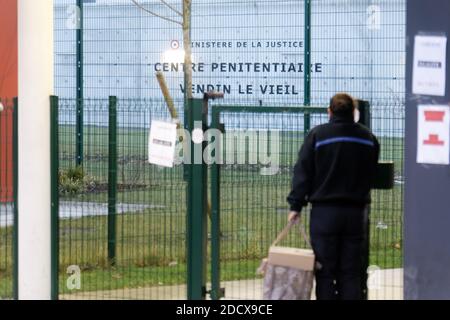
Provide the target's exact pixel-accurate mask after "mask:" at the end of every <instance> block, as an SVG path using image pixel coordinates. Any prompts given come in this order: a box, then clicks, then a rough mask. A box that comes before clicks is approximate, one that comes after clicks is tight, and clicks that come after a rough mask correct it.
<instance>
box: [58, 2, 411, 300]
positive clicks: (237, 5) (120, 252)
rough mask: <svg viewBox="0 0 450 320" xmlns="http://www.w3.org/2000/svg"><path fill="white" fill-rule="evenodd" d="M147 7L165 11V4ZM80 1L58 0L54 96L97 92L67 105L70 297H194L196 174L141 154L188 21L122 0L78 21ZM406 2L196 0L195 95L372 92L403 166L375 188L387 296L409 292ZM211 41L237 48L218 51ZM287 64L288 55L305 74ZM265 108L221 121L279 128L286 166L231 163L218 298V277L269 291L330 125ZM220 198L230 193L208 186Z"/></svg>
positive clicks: (91, 7)
mask: <svg viewBox="0 0 450 320" xmlns="http://www.w3.org/2000/svg"><path fill="white" fill-rule="evenodd" d="M140 3H141V4H142V5H143V6H144V7H145V8H150V7H151V9H152V10H154V11H156V12H160V13H163V14H166V13H167V11H164V10H166V9H167V8H166V7H165V6H164V5H163V4H162V3H159V2H157V1H155V2H151V3H147V2H146V1H142V2H140ZM171 3H172V2H171ZM76 4H78V5H80V4H83V3H82V2H81V1H76V0H58V1H55V48H56V49H55V70H56V74H55V79H56V81H55V83H56V87H55V89H56V90H55V91H56V92H57V93H58V94H59V95H60V96H62V97H80V96H83V95H84V96H85V97H92V98H99V97H100V98H102V99H84V100H80V99H64V98H62V99H61V100H60V103H59V121H58V123H59V125H58V126H57V128H58V129H59V136H58V139H59V144H58V145H59V149H60V150H59V158H58V159H59V163H60V168H59V172H60V174H59V180H60V183H59V184H60V193H59V194H60V206H59V208H60V211H59V218H58V219H57V221H58V222H59V223H60V225H59V239H60V240H59V241H60V244H59V246H58V248H59V249H60V254H59V260H60V262H59V279H60V281H59V291H60V294H61V297H63V298H78V297H82V298H108V297H116V298H142V299H144V298H167V297H170V298H177V297H185V292H186V290H185V287H183V286H184V285H185V284H186V282H187V281H188V279H186V273H185V271H186V262H187V259H186V251H185V243H186V226H187V225H186V223H187V222H186V220H185V218H186V217H185V212H186V209H187V208H186V203H185V197H186V194H185V187H186V182H185V181H184V180H183V175H184V174H185V172H183V167H182V166H181V165H177V166H176V167H175V168H174V169H171V170H169V169H158V168H156V167H154V166H151V165H149V164H147V163H146V162H145V157H146V152H147V150H146V148H147V142H148V141H147V136H148V128H149V126H150V119H157V118H159V119H166V118H169V114H168V112H167V110H166V108H165V107H164V103H163V102H162V101H160V100H159V99H158V97H161V93H160V89H159V87H158V85H157V81H156V79H155V76H154V72H155V71H156V69H157V68H158V66H160V67H161V65H159V64H161V63H163V62H166V60H167V59H168V57H167V56H166V54H167V53H173V52H172V50H175V49H174V48H176V46H177V45H178V46H180V45H181V39H182V35H181V30H180V28H179V27H178V26H177V25H171V24H168V23H166V22H162V21H161V20H159V19H158V18H156V17H152V16H149V15H148V14H147V13H146V12H145V11H143V10H141V9H139V8H138V7H136V6H134V5H133V4H131V3H125V2H123V1H121V0H113V1H108V2H101V3H84V5H83V7H82V8H81V9H82V10H83V24H82V25H81V29H80V28H76V27H74V26H73V24H72V25H71V24H70V23H69V22H71V21H72V22H73V21H75V20H73V17H74V12H75V11H74V10H73V9H74V7H73V5H76ZM173 5H175V6H179V5H180V2H176V1H174V2H173ZM405 8H406V0H392V1H384V0H382V1H372V0H347V1H336V0H321V1H315V0H312V1H306V0H305V1H293V0H283V1H272V0H267V1H258V2H257V1H250V0H248V1H238V2H236V1H229V0H218V1H207V0H199V1H193V8H192V21H193V22H192V40H193V54H194V57H195V60H196V62H198V63H204V70H203V71H199V70H198V69H197V71H195V72H194V76H193V81H194V88H193V89H194V92H195V95H200V94H202V93H203V91H204V90H205V88H206V89H207V86H208V85H211V86H212V87H214V88H215V89H219V90H221V91H224V92H225V93H226V104H233V105H236V106H244V105H258V106H270V107H280V108H282V107H286V106H298V105H305V106H308V105H315V106H318V105H319V106H326V104H327V103H328V101H329V98H330V97H331V96H332V95H333V94H334V93H336V92H338V91H345V92H349V93H350V94H352V95H354V96H355V97H357V98H359V99H364V100H367V101H368V102H369V103H370V105H371V115H372V121H371V127H372V129H373V131H374V133H375V134H376V135H377V136H378V137H379V139H380V142H381V145H382V146H381V147H382V154H381V157H382V160H386V161H394V163H395V175H396V180H395V187H394V189H393V190H389V191H375V192H374V193H373V198H374V204H373V206H372V213H371V228H370V230H371V239H370V240H371V241H370V243H371V255H370V264H371V265H373V267H372V268H371V271H370V275H369V276H370V277H369V282H370V287H371V288H372V290H371V292H370V297H371V298H378V299H386V298H390V297H394V296H395V297H398V295H397V293H398V292H401V290H402V289H401V287H402V283H401V281H398V280H399V279H401V277H399V275H400V273H399V270H400V268H401V267H402V265H403V260H402V259H403V258H402V230H403V216H402V215H403V202H402V196H403V183H404V179H403V138H404V124H403V122H404V121H403V120H404V90H405V78H404V64H405V49H404V41H405V26H406V21H405ZM169 16H170V14H169ZM83 36H84V39H83ZM81 39H83V41H81V43H80V41H79V40H81ZM77 40H78V41H77ZM212 41H213V42H214V41H215V43H221V44H223V43H225V44H226V45H223V46H222V45H221V46H220V47H217V46H216V47H212V46H211V42H212ZM278 42H279V43H280V45H279V44H278ZM208 43H209V45H210V46H209V47H208ZM244 43H245V45H244ZM258 43H259V44H260V45H261V46H258ZM266 45H267V47H266ZM278 45H279V46H278ZM294 45H295V47H294ZM175 51H176V50H175ZM169 58H170V55H169ZM172 58H173V57H172ZM169 60H170V59H169ZM233 63H238V64H239V63H241V64H243V65H246V64H248V66H249V68H250V71H248V72H243V71H239V66H236V65H233ZM264 64H265V65H264ZM283 64H285V66H288V67H289V66H291V64H293V68H294V72H287V71H288V67H286V69H283V68H285V67H282V65H283ZM275 65H277V66H278V67H279V68H278V71H274V68H275ZM308 65H311V67H312V73H311V74H310V75H309V74H308V73H307V72H305V70H308ZM222 66H223V68H224V69H223V70H222ZM263 66H266V67H267V68H271V71H270V72H264V71H263V70H264V69H263ZM233 68H234V69H233ZM169 69H170V68H169ZM283 70H284V71H283ZM164 74H165V77H166V79H167V82H168V86H169V90H170V92H171V93H172V95H173V96H174V97H175V98H176V99H178V98H181V97H182V92H181V90H180V88H181V87H180V85H182V84H183V75H182V68H179V70H178V71H173V70H172V71H167V70H164ZM202 90H203V91H202ZM108 95H118V96H119V99H118V100H117V104H116V108H114V105H115V103H114V100H113V101H109V100H107V99H104V98H105V97H106V96H108ZM155 98H156V99H155ZM176 105H177V106H182V105H183V102H182V101H177V103H176ZM115 110H116V116H117V117H114V111H115ZM268 110H269V109H266V111H265V112H262V113H261V114H259V113H258V114H254V113H253V112H247V113H242V112H239V113H236V112H232V111H229V110H228V111H227V112H225V113H224V114H223V115H222V116H221V119H220V122H223V123H224V126H225V130H226V131H228V133H235V134H236V133H241V132H242V131H246V132H248V131H258V130H262V129H264V130H268V129H274V131H275V132H278V133H279V137H278V139H279V141H280V146H279V147H280V148H279V149H277V152H278V156H279V160H280V163H279V165H280V168H279V171H277V172H276V173H275V174H273V172H272V171H270V169H264V168H261V166H260V165H258V164H255V165H254V164H251V165H240V164H238V165H225V166H223V167H221V169H220V172H221V176H222V178H221V179H222V180H221V182H220V188H219V189H220V191H221V194H222V195H221V198H220V204H221V209H222V212H223V214H222V216H221V218H220V220H221V224H222V227H223V230H222V229H221V230H220V232H221V233H222V237H221V238H220V239H219V240H217V239H215V238H214V237H213V238H212V239H211V241H217V242H220V243H221V244H222V247H221V250H220V251H219V255H217V252H216V253H215V254H213V257H215V259H216V260H219V259H220V260H221V271H222V272H221V276H220V279H219V278H218V273H217V274H216V273H215V271H214V268H213V269H212V270H211V271H212V278H210V279H209V280H213V285H214V284H216V287H215V288H213V289H214V290H216V291H215V292H214V290H213V295H214V294H216V296H217V295H219V292H218V291H217V290H218V289H219V288H218V287H217V283H218V282H219V280H221V281H222V283H224V284H223V286H225V288H226V289H227V290H226V294H225V297H229V298H243V297H244V298H245V297H247V298H258V297H259V296H258V294H260V290H259V286H260V276H257V275H255V269H256V267H257V265H258V264H259V261H260V259H261V258H262V257H263V256H264V255H265V253H266V250H267V248H266V247H267V245H268V244H269V242H270V240H271V239H272V238H273V236H274V234H275V233H276V232H277V231H278V230H279V229H280V227H281V225H282V224H283V223H284V221H285V217H284V214H283V213H285V212H286V210H287V206H286V203H285V197H286V192H287V189H288V188H289V185H290V176H289V175H290V172H289V170H290V168H291V167H292V165H293V161H294V160H295V157H296V154H297V151H298V148H299V147H300V145H301V142H302V139H303V136H304V135H305V133H306V132H307V131H308V130H309V128H311V127H313V126H314V125H316V124H318V123H322V122H324V121H326V116H324V115H308V114H304V113H302V112H300V111H299V112H294V113H287V114H283V115H279V112H275V113H271V112H267V111H268ZM180 111H181V110H180ZM266 112H267V113H266ZM82 120H83V121H82ZM82 122H84V124H83V123H82ZM114 127H116V133H114ZM78 133H82V135H78ZM115 137H116V138H117V141H116V142H117V143H115V142H114V138H115ZM263 137H265V136H264V135H263ZM233 139H235V140H236V139H237V140H236V141H239V137H235V136H233ZM253 139H254V138H253ZM256 140H258V138H256ZM236 143H237V142H236ZM246 144H247V145H248V142H246ZM115 146H116V148H115ZM253 151H254V150H253ZM235 152H237V153H236V155H238V154H239V152H238V151H235ZM80 154H81V155H82V156H80ZM230 154H232V153H230ZM233 154H234V153H233ZM254 154H257V152H254ZM115 157H117V161H114V158H115ZM81 158H82V159H83V162H82V167H80V168H78V167H77V164H80V163H81V161H80V159H81ZM114 163H116V164H117V166H115V165H114ZM210 169H211V171H210V173H211V175H210V177H211V176H214V174H215V173H214V172H215V171H214V166H212V167H211V168H210ZM216 173H217V172H216ZM185 176H186V175H185ZM115 181H116V182H117V184H116V186H115V187H114V185H115V183H114V182H115ZM211 202H212V203H214V202H216V203H218V202H219V200H218V199H216V200H215V201H214V195H212V196H211ZM212 211H214V208H213V210H212ZM131 212H134V213H131ZM212 218H213V220H214V219H215V217H214V215H213V216H212ZM113 231H116V232H115V234H114V232H113ZM210 231H213V230H210ZM216 231H217V230H216ZM292 237H293V236H292ZM288 241H293V242H291V243H293V244H295V241H296V240H294V239H293V238H291V239H289V240H288ZM209 250H211V246H209ZM71 266H72V268H69V269H70V270H72V271H71V272H72V273H73V274H76V272H75V271H76V270H77V269H76V266H78V268H80V269H81V272H82V275H83V277H82V289H81V290H77V289H71V290H69V289H67V280H68V279H73V278H70V277H71V276H72V275H73V274H72V273H70V274H68V273H67V270H68V269H67V268H68V267H71ZM73 270H75V271H73ZM209 273H210V272H208V274H209ZM242 279H245V281H244V282H236V281H238V280H242ZM209 286H210V285H208V287H209ZM129 288H133V289H129ZM136 288H140V289H136ZM143 288H145V289H143Z"/></svg>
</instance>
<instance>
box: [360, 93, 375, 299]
mask: <svg viewBox="0 0 450 320" xmlns="http://www.w3.org/2000/svg"><path fill="white" fill-rule="evenodd" d="M358 109H359V111H360V120H359V123H361V124H363V125H365V126H366V127H368V128H370V127H371V122H372V119H371V115H370V104H369V102H368V101H362V100H358ZM365 231H366V237H365V239H364V240H365V241H364V249H363V250H364V254H363V255H362V259H363V261H362V270H361V295H362V299H363V300H368V298H369V290H368V287H367V280H368V274H367V270H368V268H369V263H370V261H369V260H370V206H368V207H367V220H366V230H365Z"/></svg>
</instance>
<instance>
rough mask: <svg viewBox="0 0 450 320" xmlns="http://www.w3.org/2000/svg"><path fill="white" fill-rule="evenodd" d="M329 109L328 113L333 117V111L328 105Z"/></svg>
mask: <svg viewBox="0 0 450 320" xmlns="http://www.w3.org/2000/svg"><path fill="white" fill-rule="evenodd" d="M327 111H328V115H329V116H330V117H331V116H332V115H333V112H332V111H331V108H330V107H328V108H327Z"/></svg>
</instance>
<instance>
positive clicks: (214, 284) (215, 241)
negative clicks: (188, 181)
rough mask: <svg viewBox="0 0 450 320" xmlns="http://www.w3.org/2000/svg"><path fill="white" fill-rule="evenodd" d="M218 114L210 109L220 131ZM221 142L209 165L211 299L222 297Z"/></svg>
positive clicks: (214, 125)
mask: <svg viewBox="0 0 450 320" xmlns="http://www.w3.org/2000/svg"><path fill="white" fill-rule="evenodd" d="M219 122H220V113H219V112H218V109H216V108H214V107H213V109H212V118H211V128H212V129H216V130H217V129H220V123H219ZM220 143H221V140H220V139H219V141H216V145H217V147H216V149H215V153H216V154H215V159H216V161H215V162H214V163H212V164H211V299H212V300H219V299H220V298H222V297H223V295H224V294H223V293H224V292H223V290H221V288H220V163H221V160H222V159H221V155H222V153H221V152H222V150H221V148H222V145H220Z"/></svg>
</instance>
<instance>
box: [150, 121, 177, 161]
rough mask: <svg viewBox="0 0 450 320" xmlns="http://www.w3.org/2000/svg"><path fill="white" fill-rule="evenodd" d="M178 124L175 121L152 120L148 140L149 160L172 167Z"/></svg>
mask: <svg viewBox="0 0 450 320" xmlns="http://www.w3.org/2000/svg"><path fill="white" fill-rule="evenodd" d="M176 139H177V125H176V124H175V123H170V122H163V121H152V124H151V128H150V138H149V142H148V144H149V145H148V161H149V162H150V163H151V164H156V165H159V166H163V167H168V168H172V167H173V163H174V159H175V143H176Z"/></svg>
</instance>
